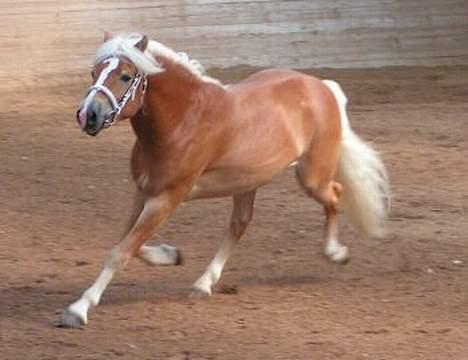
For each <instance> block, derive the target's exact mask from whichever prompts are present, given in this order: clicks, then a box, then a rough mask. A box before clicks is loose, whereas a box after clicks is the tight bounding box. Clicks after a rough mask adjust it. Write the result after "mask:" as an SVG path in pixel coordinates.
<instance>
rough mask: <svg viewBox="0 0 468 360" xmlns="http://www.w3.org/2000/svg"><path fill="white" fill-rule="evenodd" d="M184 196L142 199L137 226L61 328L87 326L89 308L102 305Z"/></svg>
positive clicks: (114, 251)
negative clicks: (114, 282) (103, 297)
mask: <svg viewBox="0 0 468 360" xmlns="http://www.w3.org/2000/svg"><path fill="white" fill-rule="evenodd" d="M184 195H185V192H184V191H183V190H181V189H176V190H172V191H166V192H162V193H161V194H159V195H158V196H154V197H148V198H144V197H143V198H142V204H143V205H142V207H141V211H140V213H139V215H138V216H135V218H136V220H135V221H134V225H133V226H132V228H131V229H130V231H129V232H128V234H127V235H126V236H125V237H124V239H123V240H122V241H121V242H120V243H119V244H118V245H117V246H115V247H114V248H113V249H112V251H111V253H110V255H109V256H108V258H107V260H106V263H105V265H104V269H103V270H102V271H101V273H100V274H99V276H98V277H97V279H96V281H95V282H94V283H93V285H91V287H89V288H88V289H87V290H86V291H85V292H84V293H83V295H82V296H81V297H80V298H79V299H78V300H77V301H75V302H74V303H72V304H71V305H70V306H69V307H68V308H67V309H66V310H65V311H64V313H63V315H62V318H61V321H60V325H61V326H63V327H79V326H81V325H83V324H87V322H88V310H89V308H90V307H91V306H97V305H98V303H99V300H100V298H101V295H102V293H103V292H104V290H105V289H106V287H107V286H108V285H109V283H110V281H111V280H112V278H113V276H114V274H115V273H116V271H117V270H119V269H121V268H123V267H125V265H126V264H127V263H128V261H129V260H130V258H131V257H132V256H135V255H138V254H139V251H140V248H141V246H142V245H143V243H144V242H145V241H147V240H148V239H149V238H150V237H151V236H152V235H153V234H154V232H155V230H156V228H157V227H158V225H159V224H161V222H162V221H164V220H165V219H166V218H167V217H168V216H169V215H170V213H171V212H172V211H173V210H174V209H175V208H176V207H177V205H178V204H179V203H180V201H182V199H183V197H184ZM135 209H138V199H136V200H135ZM140 255H141V253H140Z"/></svg>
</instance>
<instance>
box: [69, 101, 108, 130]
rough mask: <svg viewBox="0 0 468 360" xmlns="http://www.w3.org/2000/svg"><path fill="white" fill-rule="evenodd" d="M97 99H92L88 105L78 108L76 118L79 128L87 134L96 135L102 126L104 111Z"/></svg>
mask: <svg viewBox="0 0 468 360" xmlns="http://www.w3.org/2000/svg"><path fill="white" fill-rule="evenodd" d="M104 110H105V109H104V106H103V105H102V104H101V103H100V102H99V101H93V102H91V103H90V104H89V105H88V106H85V107H82V108H80V109H78V111H77V113H76V120H77V121H78V125H79V126H80V128H81V130H83V131H84V132H86V133H87V134H88V135H91V136H96V135H97V134H98V133H99V132H100V131H101V130H102V128H103V127H104V124H105V119H106V112H105V111H104Z"/></svg>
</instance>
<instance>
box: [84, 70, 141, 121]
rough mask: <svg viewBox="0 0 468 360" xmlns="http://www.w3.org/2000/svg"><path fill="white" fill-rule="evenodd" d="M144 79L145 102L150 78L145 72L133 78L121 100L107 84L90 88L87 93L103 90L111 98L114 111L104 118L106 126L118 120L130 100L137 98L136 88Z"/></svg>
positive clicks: (110, 101)
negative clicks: (118, 99)
mask: <svg viewBox="0 0 468 360" xmlns="http://www.w3.org/2000/svg"><path fill="white" fill-rule="evenodd" d="M142 81H143V84H142V87H141V91H142V94H141V102H142V103H143V98H144V96H145V92H146V87H147V85H148V79H147V78H146V75H144V74H143V73H141V72H139V73H138V74H137V75H136V76H135V77H134V79H133V81H132V83H131V85H130V86H129V88H128V89H127V91H126V92H125V94H124V95H123V96H122V98H121V99H120V101H117V99H116V97H115V95H114V94H113V93H112V91H111V90H110V89H109V88H108V87H107V86H105V85H93V86H91V87H89V88H88V92H87V94H89V93H91V91H96V92H101V93H103V94H104V95H105V96H106V97H107V99H108V100H109V103H110V104H111V106H112V111H111V112H110V113H109V114H108V115H107V117H106V119H105V120H104V126H103V127H104V128H108V127H109V126H111V125H114V123H115V122H116V119H117V116H118V115H120V112H121V111H122V109H123V108H124V107H125V106H126V105H127V103H128V101H129V100H130V99H132V101H133V100H135V95H136V90H137V89H138V86H140V84H141V82H142Z"/></svg>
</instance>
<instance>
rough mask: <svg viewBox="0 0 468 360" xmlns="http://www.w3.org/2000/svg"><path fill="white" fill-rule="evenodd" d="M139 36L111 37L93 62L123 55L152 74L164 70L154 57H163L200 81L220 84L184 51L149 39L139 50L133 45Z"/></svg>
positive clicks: (96, 62) (140, 68) (142, 69)
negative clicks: (143, 49)
mask: <svg viewBox="0 0 468 360" xmlns="http://www.w3.org/2000/svg"><path fill="white" fill-rule="evenodd" d="M141 38H142V35H141V34H121V35H117V36H115V37H113V38H112V39H110V40H109V41H107V42H105V43H104V44H102V45H101V47H100V48H99V49H98V51H97V52H96V55H95V57H94V64H95V65H96V64H98V63H100V62H101V61H103V60H104V59H106V58H108V57H111V56H124V57H126V58H128V59H129V60H130V61H131V62H132V63H133V64H134V65H135V66H136V67H137V68H138V70H140V71H141V72H143V73H145V74H147V75H153V74H158V73H161V72H163V71H165V69H164V67H163V65H162V64H160V63H159V62H158V61H157V60H156V57H164V58H167V59H169V60H171V61H173V62H175V63H176V64H179V65H181V66H183V67H184V68H186V69H187V70H188V71H189V72H190V73H192V74H193V75H194V76H196V77H197V78H198V79H200V80H202V81H205V82H210V83H215V84H219V85H221V83H220V82H219V81H218V80H216V79H214V78H212V77H209V76H207V75H206V73H205V69H204V68H203V66H202V65H201V64H200V62H198V61H197V60H195V59H190V58H189V57H188V55H187V54H186V53H183V52H175V51H174V50H172V49H171V48H169V47H167V46H166V45H164V44H162V43H160V42H157V41H155V40H150V41H149V43H148V47H147V49H146V51H145V52H144V53H143V52H141V51H140V50H138V49H137V48H136V47H135V44H136V43H137V42H138V41H139V40H141Z"/></svg>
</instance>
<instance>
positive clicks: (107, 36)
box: [104, 31, 114, 42]
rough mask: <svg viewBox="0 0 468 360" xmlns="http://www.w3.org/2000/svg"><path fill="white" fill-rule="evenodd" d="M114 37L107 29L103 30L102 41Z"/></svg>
mask: <svg viewBox="0 0 468 360" xmlns="http://www.w3.org/2000/svg"><path fill="white" fill-rule="evenodd" d="M113 37H114V35H112V33H110V32H109V31H104V42H108V41H109V40H111V39H112V38H113Z"/></svg>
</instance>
